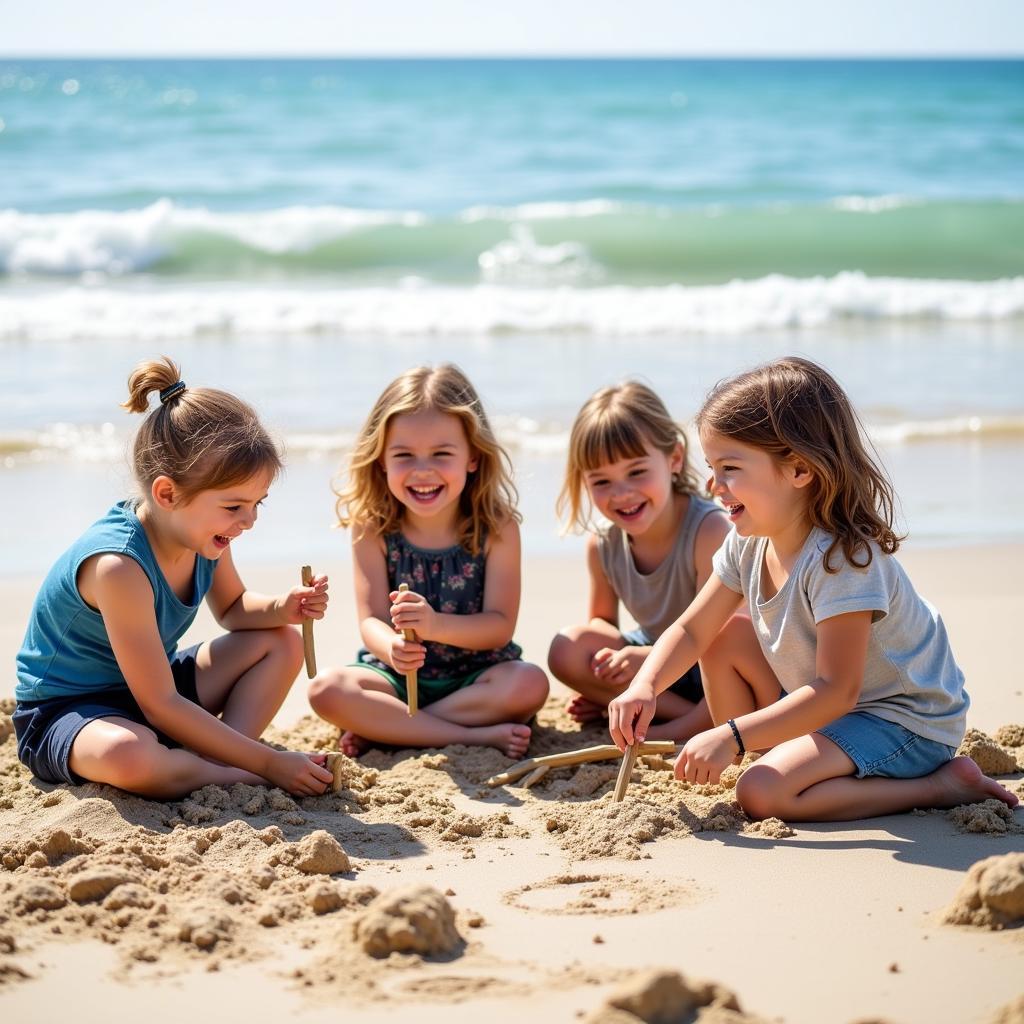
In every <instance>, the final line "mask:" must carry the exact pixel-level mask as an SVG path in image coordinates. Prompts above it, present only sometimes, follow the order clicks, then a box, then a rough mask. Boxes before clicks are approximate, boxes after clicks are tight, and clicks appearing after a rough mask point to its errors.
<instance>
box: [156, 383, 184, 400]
mask: <svg viewBox="0 0 1024 1024" xmlns="http://www.w3.org/2000/svg"><path fill="white" fill-rule="evenodd" d="M184 390H185V382H184V381H183V380H176V381H175V382H174V383H173V384H172V385H171V386H170V387H169V388H164V389H163V391H161V392H160V404H161V405H166V404H167V403H168V402H169V401H170V400H171V399H172V398H174V397H175V396H176V395H180V394H181V393H182V391H184Z"/></svg>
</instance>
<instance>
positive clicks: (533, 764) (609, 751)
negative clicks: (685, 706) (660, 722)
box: [487, 740, 676, 786]
mask: <svg viewBox="0 0 1024 1024" xmlns="http://www.w3.org/2000/svg"><path fill="white" fill-rule="evenodd" d="M675 750H676V745H675V744H674V743H673V742H672V741H671V740H651V741H649V742H648V743H642V744H640V745H639V747H638V748H637V754H674V753H675ZM621 756H622V754H621V753H620V751H619V748H618V747H617V746H615V744H614V743H603V744H601V745H600V746H597V747H583V748H582V749H581V750H564V751H562V753H560V754H545V755H544V756H543V757H528V758H527V759H526V760H525V761H519V762H517V763H516V764H514V765H512V767H511V768H508V769H506V770H505V771H503V772H502V773H501V774H500V775H495V776H492V777H491V778H489V779H488V780H487V785H488V786H503V785H504V784H505V783H506V782H515V781H516V779H521V778H522V777H523V776H524V775H526V773H527V772H530V771H532V770H533V769H534V768H539V767H540V766H541V765H542V764H544V765H547V766H548V767H549V768H566V767H568V766H569V765H573V764H589V763H590V762H592V761H610V760H611V759H612V758H614V757H621Z"/></svg>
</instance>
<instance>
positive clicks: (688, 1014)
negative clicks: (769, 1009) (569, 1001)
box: [584, 970, 763, 1024]
mask: <svg viewBox="0 0 1024 1024" xmlns="http://www.w3.org/2000/svg"><path fill="white" fill-rule="evenodd" d="M584 1020H585V1021H586V1024H638V1022H640V1021H643V1022H644V1024H693V1022H699V1024H763V1021H762V1019H761V1018H758V1017H752V1016H750V1015H749V1014H746V1013H743V1011H742V1010H741V1009H740V1005H739V1002H738V1001H737V999H736V996H735V995H734V994H733V993H732V992H731V991H730V990H729V989H727V988H725V987H724V986H722V985H719V984H716V983H715V982H695V981H688V980H687V979H686V978H684V977H683V976H682V975H681V974H679V973H678V972H677V971H670V970H652V971H643V972H641V973H639V974H635V975H633V976H631V977H630V978H629V979H628V980H627V981H625V982H624V983H622V984H621V985H620V986H619V987H618V988H617V989H616V990H615V991H614V992H612V994H611V995H610V996H608V998H607V999H606V1000H605V1001H604V1003H603V1004H602V1005H601V1006H600V1007H599V1008H598V1009H596V1010H594V1011H593V1012H592V1013H590V1014H588V1015H587V1016H586V1017H585V1018H584Z"/></svg>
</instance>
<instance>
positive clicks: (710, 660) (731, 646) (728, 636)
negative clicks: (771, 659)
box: [700, 616, 750, 667]
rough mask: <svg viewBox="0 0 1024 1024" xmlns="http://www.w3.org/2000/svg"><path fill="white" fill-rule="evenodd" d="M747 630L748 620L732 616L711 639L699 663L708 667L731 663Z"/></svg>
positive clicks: (748, 626)
mask: <svg viewBox="0 0 1024 1024" xmlns="http://www.w3.org/2000/svg"><path fill="white" fill-rule="evenodd" d="M749 630H750V622H749V620H747V621H746V622H744V620H743V619H742V618H738V617H736V616H733V617H732V618H731V619H730V620H729V621H728V622H727V623H726V624H725V625H724V626H723V627H722V628H721V629H720V630H719V632H718V635H717V636H716V637H715V638H714V640H712V641H711V645H710V646H709V647H708V649H707V650H706V651H705V652H704V655H703V657H702V658H701V659H700V661H701V664H702V665H705V664H706V665H708V666H709V667H713V666H715V665H720V664H722V663H723V662H726V663H728V664H732V662H733V661H734V660H735V657H736V650H737V648H738V647H739V646H740V645H741V644H742V643H743V642H744V641H745V640H746V639H747V636H746V634H747V632H749Z"/></svg>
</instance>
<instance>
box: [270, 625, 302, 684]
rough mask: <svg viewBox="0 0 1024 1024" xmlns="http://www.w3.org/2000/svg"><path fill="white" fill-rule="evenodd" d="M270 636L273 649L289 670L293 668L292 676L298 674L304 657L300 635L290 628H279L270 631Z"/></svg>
mask: <svg viewBox="0 0 1024 1024" xmlns="http://www.w3.org/2000/svg"><path fill="white" fill-rule="evenodd" d="M271 636H272V639H271V643H272V645H273V647H274V649H276V650H279V651H280V652H281V656H282V657H283V658H284V660H285V661H286V663H287V664H288V667H289V668H292V667H294V669H295V673H293V675H294V674H296V673H298V671H299V669H300V668H301V667H302V662H303V659H304V657H305V652H304V650H303V646H302V634H301V633H299V632H298V630H296V629H293V628H292V627H291V626H281V627H280V628H278V629H274V630H271Z"/></svg>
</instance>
